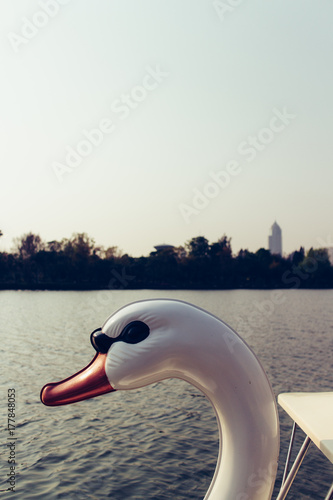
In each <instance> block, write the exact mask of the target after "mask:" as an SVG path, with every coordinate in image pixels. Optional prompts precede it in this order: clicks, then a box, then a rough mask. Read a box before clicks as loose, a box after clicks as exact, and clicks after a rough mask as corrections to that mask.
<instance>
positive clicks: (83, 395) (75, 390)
mask: <svg viewBox="0 0 333 500" xmlns="http://www.w3.org/2000/svg"><path fill="white" fill-rule="evenodd" d="M105 360H106V354H101V353H97V354H96V355H95V357H94V359H93V360H92V361H91V362H90V363H89V365H87V366H86V367H85V368H83V369H82V370H80V371H79V372H77V373H75V374H74V375H72V376H71V377H68V378H66V379H65V380H62V381H61V382H55V383H51V384H46V385H45V386H44V387H43V389H42V390H41V393H40V399H41V401H42V403H44V405H46V406H60V405H67V404H71V403H76V402H77V401H83V400H84V399H89V398H93V397H95V396H99V395H100V394H106V393H107V392H113V391H115V389H113V387H112V386H111V385H110V382H109V380H108V378H107V376H106V373H105Z"/></svg>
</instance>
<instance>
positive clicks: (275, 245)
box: [268, 221, 282, 255]
mask: <svg viewBox="0 0 333 500" xmlns="http://www.w3.org/2000/svg"><path fill="white" fill-rule="evenodd" d="M268 248H269V251H270V252H271V253H272V254H273V253H275V254H279V255H282V231H281V228H280V226H279V224H278V223H277V222H276V221H275V222H274V224H273V226H272V227H271V234H270V235H269V236H268Z"/></svg>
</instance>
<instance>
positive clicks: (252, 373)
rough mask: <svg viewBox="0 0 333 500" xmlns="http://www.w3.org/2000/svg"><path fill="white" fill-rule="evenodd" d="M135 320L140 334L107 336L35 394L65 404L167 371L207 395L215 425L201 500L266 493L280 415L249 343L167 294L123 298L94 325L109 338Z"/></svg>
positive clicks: (252, 499) (258, 497)
mask: <svg viewBox="0 0 333 500" xmlns="http://www.w3.org/2000/svg"><path fill="white" fill-rule="evenodd" d="M137 321H139V322H142V323H143V324H145V325H148V327H149V335H148V336H147V337H146V338H144V339H143V340H142V341H140V342H138V343H128V342H126V341H116V342H114V343H112V344H111V345H110V347H109V349H108V350H107V352H105V353H104V354H98V355H97V356H96V358H95V359H94V360H93V362H92V363H91V364H90V365H88V367H87V368H86V369H84V370H81V372H79V374H77V375H74V376H72V377H69V378H68V379H66V380H65V381H62V382H59V383H57V384H48V385H46V386H45V387H44V388H43V389H42V393H41V399H42V401H43V402H44V403H45V404H46V405H50V406H53V405H58V404H66V403H68V402H75V401H78V400H81V399H86V398H87V397H92V396H95V395H97V394H102V393H105V392H111V391H112V390H122V389H125V390H127V389H136V388H139V387H143V386H145V385H148V384H151V383H154V382H157V381H160V380H163V379H166V378H180V379H183V380H185V381H187V382H189V383H190V384H192V385H194V386H195V387H197V388H198V389H200V390H201V391H202V392H203V393H204V394H205V395H206V396H207V398H208V399H209V400H210V401H211V403H212V405H213V408H214V410H215V412H216V417H217V422H218V427H219V435H220V451H219V457H218V461H217V466H216V471H215V474H214V477H213V480H212V482H211V485H210V487H209V489H208V491H207V493H206V496H205V499H204V500H269V499H270V498H271V496H272V491H273V486H274V481H275V475H276V470H277V460H278V453H279V423H278V415H277V409H276V402H275V398H274V395H273V392H272V389H271V386H270V384H269V382H268V379H267V377H266V374H265V372H264V370H263V368H262V367H261V365H260V363H259V361H258V360H257V358H256V356H255V355H254V354H253V352H252V351H251V349H250V348H249V347H248V346H247V344H246V343H245V342H244V341H243V340H242V339H241V338H240V337H239V336H238V335H237V333H235V332H234V331H233V330H232V329H231V328H230V327H229V326H227V325H226V324H225V323H223V322H222V321H221V320H220V319H218V318H217V317H215V316H213V315H211V314H210V313H208V312H206V311H204V310H202V309H200V308H198V307H196V306H193V305H190V304H187V303H185V302H180V301H176V300H169V299H156V300H147V301H141V302H135V303H133V304H130V305H128V306H125V307H123V308H122V309H120V310H119V311H117V312H116V313H114V314H113V315H112V316H111V317H110V318H109V319H108V320H107V321H106V322H105V324H104V325H103V327H102V329H101V332H103V333H104V334H105V336H106V337H105V338H106V339H108V338H109V339H111V340H110V342H112V339H117V338H118V337H119V336H120V335H121V334H122V332H123V331H124V329H126V326H127V325H129V324H132V322H137ZM95 365H96V366H97V365H98V367H97V368H95ZM97 372H98V375H96V373H97ZM92 380H93V381H95V382H93V383H92V382H91V381H92ZM94 383H95V385H94ZM78 387H80V388H79V389H78ZM221 443H222V445H221Z"/></svg>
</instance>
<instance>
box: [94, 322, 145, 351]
mask: <svg viewBox="0 0 333 500" xmlns="http://www.w3.org/2000/svg"><path fill="white" fill-rule="evenodd" d="M149 331H150V330H149V326H148V325H146V323H143V321H131V323H128V325H126V326H125V328H124V329H123V331H122V332H121V334H120V335H119V336H118V337H116V338H112V337H109V336H108V335H106V334H105V333H103V332H102V330H101V328H98V329H97V330H94V331H93V332H92V334H91V335H90V342H91V343H92V345H93V347H94V349H95V350H96V351H97V352H101V353H103V354H105V353H107V352H108V350H109V349H110V347H111V345H112V344H113V343H114V342H120V341H121V342H126V343H127V344H138V343H139V342H142V341H143V340H145V339H146V338H147V337H148V335H149Z"/></svg>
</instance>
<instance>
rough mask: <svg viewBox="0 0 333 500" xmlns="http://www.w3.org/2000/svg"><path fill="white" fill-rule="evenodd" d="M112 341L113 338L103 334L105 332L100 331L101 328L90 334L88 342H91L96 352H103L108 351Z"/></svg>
mask: <svg viewBox="0 0 333 500" xmlns="http://www.w3.org/2000/svg"><path fill="white" fill-rule="evenodd" d="M114 341H115V339H113V338H111V337H109V336H108V335H105V333H103V332H102V330H101V328H98V329H97V330H95V331H93V332H92V334H91V335H90V342H91V343H92V345H93V347H94V349H96V351H97V352H101V353H103V354H105V353H106V352H108V350H109V349H110V346H111V344H113V342H114Z"/></svg>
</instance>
